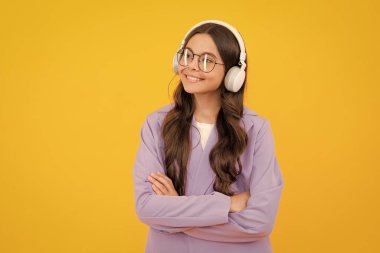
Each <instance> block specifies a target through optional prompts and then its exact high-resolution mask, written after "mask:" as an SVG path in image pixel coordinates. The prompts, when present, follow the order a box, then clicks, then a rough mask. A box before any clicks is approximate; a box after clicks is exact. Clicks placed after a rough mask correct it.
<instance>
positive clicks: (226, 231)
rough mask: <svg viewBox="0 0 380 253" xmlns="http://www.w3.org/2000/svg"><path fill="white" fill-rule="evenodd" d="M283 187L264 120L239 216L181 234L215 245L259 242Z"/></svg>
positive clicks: (269, 226)
mask: <svg viewBox="0 0 380 253" xmlns="http://www.w3.org/2000/svg"><path fill="white" fill-rule="evenodd" d="M283 186H284V182H283V178H282V174H281V171H280V167H279V164H278V162H277V158H276V155H275V147H274V140H273V135H272V130H271V127H270V124H269V121H268V120H267V119H266V120H265V122H264V123H263V126H262V127H261V128H260V130H259V133H258V134H257V139H256V143H255V151H254V154H253V169H252V175H251V180H250V194H251V197H250V198H249V200H248V202H247V207H246V208H245V209H243V210H242V211H240V212H234V213H229V214H228V222H227V223H224V224H219V225H214V226H204V227H195V228H193V229H190V230H187V231H184V233H186V234H188V235H190V236H192V237H195V238H200V239H204V240H210V241H219V242H252V241H256V240H260V239H262V238H263V237H266V236H268V235H269V234H270V233H271V232H272V230H273V227H274V223H275V219H276V215H277V210H278V205H279V201H280V196H281V192H282V189H283Z"/></svg>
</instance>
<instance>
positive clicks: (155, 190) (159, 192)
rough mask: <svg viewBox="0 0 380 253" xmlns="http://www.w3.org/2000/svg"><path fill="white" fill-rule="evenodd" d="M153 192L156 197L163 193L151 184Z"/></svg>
mask: <svg viewBox="0 0 380 253" xmlns="http://www.w3.org/2000/svg"><path fill="white" fill-rule="evenodd" d="M152 188H153V191H154V192H155V193H157V194H158V195H164V193H163V192H162V191H161V190H160V189H159V188H158V187H157V186H155V185H154V184H152Z"/></svg>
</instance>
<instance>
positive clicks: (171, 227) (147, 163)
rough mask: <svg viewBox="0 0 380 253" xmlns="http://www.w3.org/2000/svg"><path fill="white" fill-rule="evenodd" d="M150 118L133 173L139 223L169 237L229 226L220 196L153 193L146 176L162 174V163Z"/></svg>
mask: <svg viewBox="0 0 380 253" xmlns="http://www.w3.org/2000/svg"><path fill="white" fill-rule="evenodd" d="M153 116H154V114H150V115H148V117H147V118H146V120H145V121H144V123H143V125H142V127H141V130H140V138H141V140H140V144H139V147H138V150H137V155H136V158H135V161H134V165H133V170H132V175H133V181H134V204H135V211H136V213H137V216H138V218H139V219H140V221H141V222H143V223H145V224H147V225H149V226H152V227H153V228H155V229H159V230H161V231H166V232H169V233H175V232H183V231H187V230H189V229H191V228H192V227H201V226H212V225H218V224H223V223H226V222H228V212H229V209H230V205H231V199H230V197H229V196H227V195H224V194H222V193H220V192H216V191H214V192H212V193H210V194H208V195H199V196H195V195H194V196H165V195H157V194H156V193H155V192H154V191H153V190H152V187H151V183H150V182H149V181H148V179H147V177H148V176H149V174H150V173H151V172H155V171H160V172H162V173H165V171H164V164H162V162H161V161H162V160H163V159H159V157H158V156H159V152H158V144H157V143H158V142H157V140H158V138H159V136H160V130H159V125H158V124H157V121H156V120H155V117H153Z"/></svg>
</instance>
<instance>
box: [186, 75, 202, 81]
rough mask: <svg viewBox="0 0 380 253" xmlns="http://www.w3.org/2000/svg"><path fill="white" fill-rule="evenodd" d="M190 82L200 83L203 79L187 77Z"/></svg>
mask: <svg viewBox="0 0 380 253" xmlns="http://www.w3.org/2000/svg"><path fill="white" fill-rule="evenodd" d="M186 77H187V78H188V79H189V80H192V81H200V80H201V79H199V78H196V77H192V76H186Z"/></svg>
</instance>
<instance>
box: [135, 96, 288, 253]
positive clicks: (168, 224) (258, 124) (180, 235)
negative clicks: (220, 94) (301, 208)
mask: <svg viewBox="0 0 380 253" xmlns="http://www.w3.org/2000/svg"><path fill="white" fill-rule="evenodd" d="M173 106H174V103H171V104H168V105H165V106H163V107H161V108H159V109H158V110H155V111H153V112H151V113H149V114H148V116H147V117H146V119H145V121H144V123H143V125H142V127H141V131H140V138H141V140H140V144H139V147H138V150H137V155H136V158H135V161H134V165H133V170H132V174H133V180H134V203H135V211H136V214H137V216H138V218H139V220H140V221H141V222H142V223H144V224H146V225H148V226H149V233H148V237H147V241H146V245H145V253H178V252H180V253H213V252H218V253H224V252H226V253H227V252H239V253H248V252H249V253H252V252H258V253H269V252H272V247H271V242H270V238H269V235H270V233H271V232H272V230H273V227H274V224H275V219H276V216H277V211H278V206H279V201H280V197H281V193H282V190H283V187H284V182H283V177H282V173H281V171H280V167H279V164H278V162H277V158H276V154H275V146H274V139H273V134H272V129H271V126H270V123H269V120H268V119H265V118H263V117H262V116H260V115H258V114H257V113H255V112H254V111H253V110H251V109H249V108H248V107H246V106H244V111H243V118H242V120H241V126H242V127H243V128H244V129H245V130H246V132H247V134H248V138H249V142H248V146H247V148H246V150H245V151H244V153H243V154H242V155H241V157H240V160H241V163H242V168H243V170H242V174H241V175H239V176H238V177H237V181H236V182H234V183H233V184H231V190H232V191H234V192H236V193H239V192H243V191H249V192H250V194H251V197H250V198H249V200H248V202H247V207H246V208H245V209H244V210H242V211H240V212H234V213H229V209H230V203H231V199H230V197H229V196H227V195H225V194H222V193H220V192H217V191H214V189H213V180H214V179H215V173H214V172H213V170H212V168H211V166H210V163H209V160H208V159H209V153H210V151H211V149H212V147H213V146H214V145H215V144H216V142H217V140H218V132H217V130H216V125H215V126H214V127H213V129H212V131H211V133H210V137H209V139H208V141H207V143H206V146H205V148H204V149H203V148H202V145H201V136H200V134H199V132H198V130H197V128H196V122H195V118H194V116H193V118H192V127H191V128H190V136H191V138H192V139H191V143H192V150H191V153H190V158H189V163H188V172H187V186H186V196H163V195H157V194H156V193H155V192H154V191H153V190H152V187H151V183H150V182H149V181H148V179H147V177H148V175H149V174H150V173H151V172H156V171H160V172H162V173H165V170H164V168H165V165H164V164H165V163H164V143H163V139H162V137H161V133H160V127H161V125H162V122H163V119H164V117H165V115H166V113H167V112H168V111H169V110H170V109H171V108H173Z"/></svg>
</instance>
